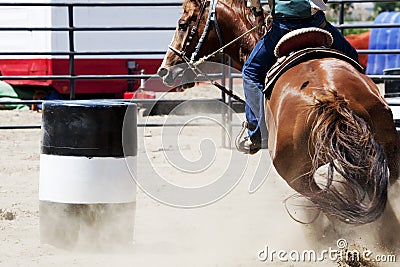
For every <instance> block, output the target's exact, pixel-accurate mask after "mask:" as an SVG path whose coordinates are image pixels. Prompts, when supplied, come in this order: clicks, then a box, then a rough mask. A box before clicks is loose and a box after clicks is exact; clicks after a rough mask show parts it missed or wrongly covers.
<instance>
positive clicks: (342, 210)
mask: <svg viewBox="0 0 400 267" xmlns="http://www.w3.org/2000/svg"><path fill="white" fill-rule="evenodd" d="M309 119H310V123H311V121H312V128H311V134H310V140H309V151H310V156H311V157H312V169H311V173H312V174H314V175H315V176H317V175H319V174H317V173H316V170H317V169H318V168H319V167H320V166H322V165H325V164H328V165H329V168H330V169H331V171H329V172H328V177H326V179H325V180H326V182H325V183H324V184H323V185H319V186H320V188H321V190H320V191H318V192H312V193H311V194H309V195H307V197H308V198H309V199H310V200H311V201H312V202H313V203H314V204H315V205H317V206H318V207H319V209H321V210H322V211H323V212H325V214H327V215H332V216H334V217H336V218H338V219H340V220H342V221H344V222H347V223H357V224H363V223H369V222H372V221H375V220H376V219H377V218H378V217H379V216H380V215H381V214H382V212H383V211H384V209H385V205H386V201H387V186H388V175H389V172H388V163H387V158H386V155H385V152H384V149H383V147H382V146H381V145H380V144H379V143H378V142H377V141H376V140H375V136H374V134H373V133H372V132H371V129H370V126H369V125H368V124H367V123H366V121H365V120H364V119H363V118H361V117H359V116H358V115H356V114H355V113H354V112H353V111H352V110H351V109H350V108H349V105H348V103H347V102H346V100H345V99H344V97H343V96H340V95H338V93H337V92H336V91H333V90H325V91H319V92H318V93H316V94H315V104H314V106H313V108H312V111H311V113H310V116H309ZM333 170H335V171H336V172H337V173H338V174H340V176H341V178H337V176H334V175H333ZM314 179H317V180H320V179H321V177H314Z"/></svg>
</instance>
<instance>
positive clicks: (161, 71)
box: [157, 67, 168, 77]
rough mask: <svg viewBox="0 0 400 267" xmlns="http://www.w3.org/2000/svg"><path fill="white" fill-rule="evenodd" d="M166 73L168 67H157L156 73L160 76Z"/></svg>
mask: <svg viewBox="0 0 400 267" xmlns="http://www.w3.org/2000/svg"><path fill="white" fill-rule="evenodd" d="M167 74H168V69H166V68H163V67H161V68H159V69H158V71H157V75H158V76H160V77H165V76H166V75H167Z"/></svg>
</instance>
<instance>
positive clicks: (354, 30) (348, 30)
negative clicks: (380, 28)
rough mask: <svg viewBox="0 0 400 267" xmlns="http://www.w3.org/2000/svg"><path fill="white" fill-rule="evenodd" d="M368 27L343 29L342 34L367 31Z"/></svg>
mask: <svg viewBox="0 0 400 267" xmlns="http://www.w3.org/2000/svg"><path fill="white" fill-rule="evenodd" d="M367 31H369V29H345V30H344V32H343V34H344V35H348V34H359V33H363V32H367Z"/></svg>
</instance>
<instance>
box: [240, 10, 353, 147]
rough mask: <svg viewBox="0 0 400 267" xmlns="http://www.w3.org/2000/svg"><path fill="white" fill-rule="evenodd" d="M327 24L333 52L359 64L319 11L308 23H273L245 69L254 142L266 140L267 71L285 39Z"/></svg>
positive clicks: (346, 44)
mask: <svg viewBox="0 0 400 267" xmlns="http://www.w3.org/2000/svg"><path fill="white" fill-rule="evenodd" d="M323 22H325V23H326V25H325V27H324V28H323V29H324V30H326V31H328V32H330V33H331V34H332V36H333V40H334V41H333V44H332V46H331V48H333V49H336V50H339V51H341V52H343V53H344V54H346V55H347V56H349V57H351V58H352V59H354V60H356V61H357V62H358V54H357V51H356V50H355V49H354V48H353V47H352V46H351V45H350V43H349V42H348V41H347V40H346V39H345V38H344V36H343V35H342V33H341V32H340V31H338V30H337V29H336V28H335V27H334V26H333V25H332V24H330V23H329V22H327V21H326V19H325V14H324V13H323V12H322V11H320V12H317V13H316V14H315V15H313V16H312V17H311V18H308V19H301V20H300V19H299V20H287V19H274V22H273V24H272V27H271V29H270V30H269V31H268V32H267V33H266V34H265V36H264V37H263V38H262V39H261V40H260V41H259V42H258V43H257V44H256V46H255V47H254V48H253V51H252V52H251V54H250V56H249V58H248V59H247V61H246V63H245V64H244V66H243V69H242V77H243V89H244V94H245V97H246V105H245V111H246V120H247V122H248V126H249V129H248V135H249V137H250V140H252V141H253V142H261V141H262V140H265V139H267V136H268V134H267V129H266V126H265V118H264V95H263V93H262V92H263V90H264V86H265V77H266V73H267V71H268V70H269V69H270V68H271V67H272V65H273V64H274V63H275V62H276V60H277V58H276V57H275V56H274V48H275V46H276V44H277V43H278V41H279V40H280V39H281V38H282V36H283V35H285V34H286V33H288V32H290V31H291V30H295V29H300V28H307V27H318V26H320V25H321V24H322V23H323Z"/></svg>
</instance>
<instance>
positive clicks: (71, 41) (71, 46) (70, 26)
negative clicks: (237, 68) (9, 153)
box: [0, 0, 400, 105]
mask: <svg viewBox="0 0 400 267" xmlns="http://www.w3.org/2000/svg"><path fill="white" fill-rule="evenodd" d="M373 2H393V1H381V0H352V1H351V0H329V3H337V4H340V13H339V18H338V21H339V22H338V24H337V25H335V26H336V27H337V28H338V29H340V30H344V29H350V28H367V29H372V28H393V27H396V28H397V27H400V24H373V23H357V24H355V23H354V24H353V23H345V19H344V14H345V12H344V7H345V4H346V3H373ZM262 3H264V4H265V3H267V1H262ZM180 5H182V1H180V2H168V3H161V2H148V3H104V2H103V3H54V2H52V3H29V2H26V3H11V2H10V3H0V7H7V6H8V7H20V6H26V7H50V6H51V7H58V8H66V9H67V23H66V26H62V27H60V26H58V27H38V26H32V27H18V26H16V27H2V26H1V25H0V32H1V31H55V32H67V33H68V51H54V52H53V51H50V52H38V51H29V52H17V51H16V52H1V51H0V56H10V55H20V56H21V55H22V56H37V55H51V56H67V57H68V59H69V74H68V75H44V76H34V75H32V76H30V75H29V76H27V75H25V76H2V79H4V80H67V81H69V82H70V95H69V97H70V99H75V81H77V80H117V79H118V80H127V81H130V80H135V79H146V78H150V77H154V74H147V75H134V74H127V75H78V74H76V69H75V57H76V56H96V55H102V56H107V55H110V56H111V55H162V54H165V53H166V51H165V50H163V51H76V47H75V40H76V39H75V33H76V32H98V31H127V32H132V31H171V36H172V34H173V31H174V30H175V27H171V26H151V25H150V26H104V27H97V26H90V27H88V26H77V25H75V21H74V14H75V13H74V12H75V9H76V8H78V7H179V6H180ZM177 19H178V18H177ZM358 52H359V53H360V54H400V50H399V49H391V50H370V49H367V50H358ZM223 73H224V72H223ZM229 75H230V77H228V78H229V81H230V82H229V87H230V90H233V88H232V84H233V83H232V82H231V81H232V79H233V78H240V77H241V75H238V74H232V75H231V74H229ZM371 78H373V79H374V80H375V81H379V82H382V81H384V80H386V79H390V80H400V75H384V74H382V75H371ZM223 81H225V79H223ZM222 101H224V102H227V103H228V104H230V105H231V103H232V99H230V98H228V100H227V101H226V96H225V95H224V94H223V95H222ZM1 103H3V102H2V101H0V104H1Z"/></svg>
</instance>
